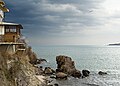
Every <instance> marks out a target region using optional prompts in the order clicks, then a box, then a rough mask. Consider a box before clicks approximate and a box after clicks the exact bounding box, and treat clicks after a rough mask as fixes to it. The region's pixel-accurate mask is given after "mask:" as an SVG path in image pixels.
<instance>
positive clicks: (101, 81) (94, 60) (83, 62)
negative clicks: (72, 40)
mask: <svg viewBox="0 0 120 86" xmlns="http://www.w3.org/2000/svg"><path fill="white" fill-rule="evenodd" d="M34 51H35V52H36V53H37V54H38V57H39V58H45V59H46V60H47V61H48V63H44V64H43V65H44V66H50V67H52V68H56V56H58V55H67V56H70V57H71V58H72V59H73V60H74V61H75V66H76V68H77V69H79V70H83V69H87V70H90V71H91V74H90V77H87V78H84V79H75V78H72V77H71V78H69V79H68V80H63V81H57V83H58V84H59V85H60V86H120V46H88V45H64V46H34ZM98 71H105V72H107V73H108V75H104V76H100V75H98V74H97V73H98Z"/></svg>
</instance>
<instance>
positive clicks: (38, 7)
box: [5, 0, 120, 43]
mask: <svg viewBox="0 0 120 86" xmlns="http://www.w3.org/2000/svg"><path fill="white" fill-rule="evenodd" d="M111 1H112V0H111ZM5 2H6V5H7V7H8V8H10V13H6V21H13V22H18V23H21V24H23V26H24V28H25V29H24V33H25V34H26V35H27V36H28V37H30V38H31V39H34V40H35V38H36V40H37V39H38V38H39V39H41V41H42V40H43V39H44V40H43V41H44V42H46V43H47V42H49V41H50V39H51V40H55V39H57V38H59V39H60V40H61V41H62V40H63V39H64V40H65V39H66V40H67V39H68V40H69V41H70V40H71V39H72V38H73V39H76V40H75V42H77V38H78V39H84V38H85V39H90V37H94V36H96V38H97V37H98V38H99V37H101V38H102V36H101V35H104V36H106V35H105V33H104V32H107V33H109V32H110V33H111V32H112V31H113V28H118V27H119V23H118V22H119V20H118V18H119V14H120V11H119V10H117V11H114V13H109V12H113V9H111V10H112V11H111V10H108V9H107V5H109V4H111V3H112V2H111V3H109V4H108V2H109V0H105V1H101V0H19V1H16V0H12V1H8V0H5ZM108 7H110V5H109V6H108ZM117 7H119V6H118V5H117ZM114 9H116V8H114ZM116 12H118V13H116ZM109 20H110V21H109ZM114 25H116V27H115V26H114ZM109 30H110V31H109ZM117 31H118V29H116V31H115V33H117ZM109 35H110V34H109ZM70 37H71V38H70ZM107 38H108V37H107ZM107 38H106V39H107ZM31 39H30V40H31ZM48 39H49V41H48ZM82 41H85V40H82ZM86 42H89V41H86ZM51 43H52V42H51ZM60 43H62V42H60Z"/></svg>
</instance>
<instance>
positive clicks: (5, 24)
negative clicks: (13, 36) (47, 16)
mask: <svg viewBox="0 0 120 86" xmlns="http://www.w3.org/2000/svg"><path fill="white" fill-rule="evenodd" d="M0 26H17V27H19V28H20V29H23V27H22V25H21V24H16V23H8V22H0Z"/></svg>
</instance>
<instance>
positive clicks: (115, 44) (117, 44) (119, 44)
mask: <svg viewBox="0 0 120 86" xmlns="http://www.w3.org/2000/svg"><path fill="white" fill-rule="evenodd" d="M109 46H120V43H114V44H109Z"/></svg>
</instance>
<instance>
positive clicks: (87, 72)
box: [82, 70, 90, 77]
mask: <svg viewBox="0 0 120 86" xmlns="http://www.w3.org/2000/svg"><path fill="white" fill-rule="evenodd" d="M82 74H83V76H84V77H88V76H89V74H90V71H88V70H82Z"/></svg>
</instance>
